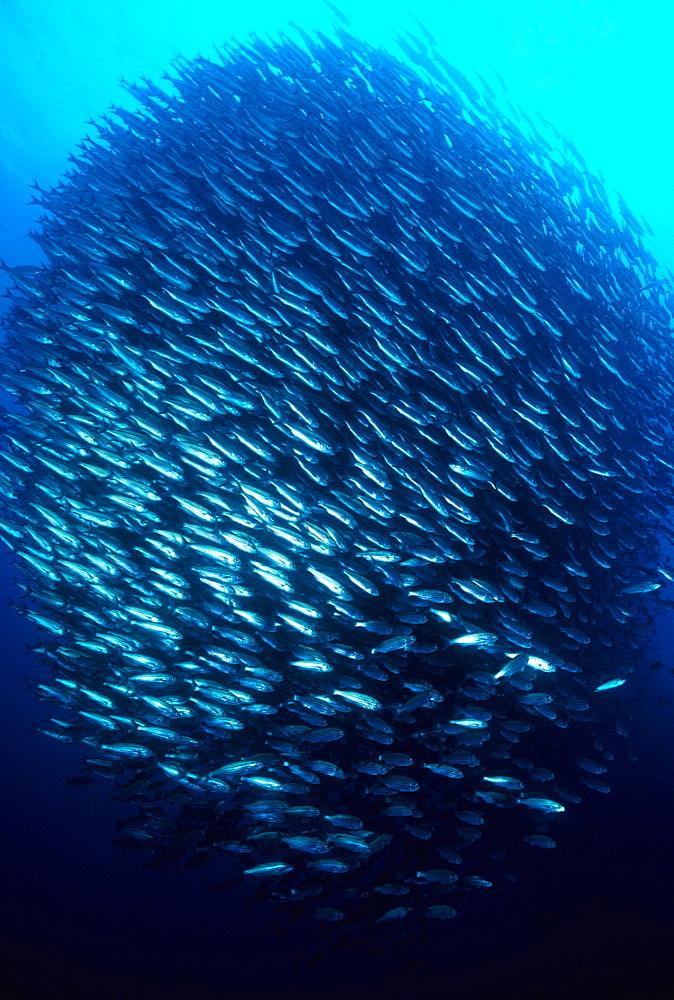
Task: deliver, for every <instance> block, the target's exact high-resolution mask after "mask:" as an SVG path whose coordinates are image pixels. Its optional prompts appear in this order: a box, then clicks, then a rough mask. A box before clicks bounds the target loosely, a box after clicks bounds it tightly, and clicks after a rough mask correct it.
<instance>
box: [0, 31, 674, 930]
mask: <svg viewBox="0 0 674 1000" xmlns="http://www.w3.org/2000/svg"><path fill="white" fill-rule="evenodd" d="M397 46H398V49H397V50H396V49H394V48H393V47H391V48H378V47H374V46H371V45H369V44H366V43H365V42H362V41H360V40H358V39H357V38H355V37H353V36H352V35H351V34H350V33H349V32H348V31H347V29H346V27H345V26H344V25H343V24H341V23H340V22H337V23H336V25H335V29H334V35H331V36H330V37H327V36H324V35H322V34H320V33H315V34H307V33H305V32H303V31H301V30H300V29H297V28H292V29H290V28H289V29H288V31H287V32H284V33H282V34H281V35H279V37H278V38H275V39H273V40H269V39H264V38H260V37H251V38H249V39H247V40H245V41H241V42H232V43H231V44H227V45H225V46H223V47H222V49H221V50H220V51H219V58H218V60H217V61H210V60H208V59H205V58H198V59H196V60H194V61H180V62H178V63H177V64H176V66H175V69H174V72H173V74H172V76H171V77H170V81H169V83H167V85H166V86H165V87H164V88H160V87H159V86H157V85H156V84H154V83H151V82H149V81H145V82H144V83H143V84H140V85H128V90H129V92H130V95H131V96H132V97H133V98H134V99H135V100H136V102H137V106H136V108H135V109H134V110H129V109H128V108H117V109H115V110H114V111H113V112H111V113H110V115H108V116H104V117H103V119H102V120H101V122H100V123H99V124H98V125H97V129H98V134H97V135H96V136H95V137H93V138H89V139H87V140H85V141H84V142H83V143H82V146H81V148H80V149H79V150H78V152H77V153H76V155H74V156H73V161H72V168H71V169H70V171H69V173H68V174H67V175H66V177H65V178H64V179H63V181H62V182H61V183H59V184H58V186H57V187H55V188H54V189H53V190H51V191H49V192H41V193H40V196H39V197H40V199H41V202H42V204H43V206H44V212H45V214H44V216H43V218H42V221H41V225H40V229H39V232H35V233H33V234H32V236H33V238H34V239H35V240H36V241H37V242H38V244H39V246H40V247H41V249H42V251H43V253H44V256H45V264H44V265H43V266H42V267H40V268H20V267H17V268H13V269H10V272H11V274H12V276H13V279H14V285H13V289H12V291H11V299H12V301H11V305H10V310H9V313H8V316H7V318H6V321H5V329H4V335H5V340H4V344H3V347H2V349H3V365H4V367H3V371H4V375H3V388H5V389H6V390H8V391H9V392H11V393H13V395H14V397H15V399H16V405H15V406H14V407H13V408H10V409H8V410H7V411H6V412H5V413H4V414H3V417H2V427H1V429H2V447H1V455H0V490H1V494H0V536H1V537H2V539H3V540H4V541H5V542H6V544H7V545H8V546H9V547H10V548H11V549H12V551H13V552H14V553H15V556H16V561H17V565H18V566H19V567H20V570H21V574H22V579H23V581H24V586H25V594H26V597H25V601H24V603H23V604H22V611H23V613H25V614H26V615H27V616H28V617H29V618H30V619H31V620H32V622H34V624H35V625H36V626H37V629H38V637H39V642H38V648H37V649H36V651H35V655H36V656H38V657H39V658H40V660H41V661H42V662H44V663H48V664H50V666H51V673H50V679H49V680H44V681H42V680H41V681H39V682H36V683H35V684H34V688H35V691H36V693H37V694H38V695H39V696H40V698H42V699H44V700H45V702H46V704H47V705H48V706H49V713H50V718H49V720H48V721H46V722H45V723H44V725H42V726H40V727H39V728H40V729H41V730H42V731H43V732H45V733H47V734H48V735H50V736H52V737H55V738H56V739H58V740H62V741H67V742H74V743H81V744H83V746H84V748H85V754H86V761H87V764H86V773H87V774H101V775H105V776H109V777H111V778H114V779H116V782H117V786H116V788H117V791H116V794H117V795H118V796H119V798H120V799H121V800H122V801H123V802H125V803H126V804H127V805H132V806H135V807H136V814H135V816H134V817H133V818H132V819H127V820H125V821H124V823H123V825H122V828H121V830H120V834H119V837H120V842H121V843H123V844H124V845H125V846H128V847H135V848H137V849H139V850H142V851H145V852H147V854H148V855H149V857H150V858H152V859H153V863H155V864H158V865H164V864H167V865H168V864H170V865H185V866H192V865H196V864H201V863H207V862H208V863H210V864H211V865H213V866H214V867H215V868H217V866H218V864H222V863H224V862H226V865H227V872H228V874H227V877H226V878H224V880H223V885H224V886H227V885H229V884H231V883H232V882H233V881H235V880H236V879H238V878H242V879H244V880H248V881H249V882H250V883H251V884H255V885H257V886H259V893H260V895H261V896H263V897H264V898H267V899H272V900H278V901H280V902H284V903H287V904H296V905H297V907H298V908H299V910H301V912H302V913H309V912H311V913H312V914H313V916H314V917H315V918H316V919H318V920H320V921H325V922H327V923H333V922H334V923H340V922H343V926H345V927H354V926H358V925H360V924H361V923H362V922H363V921H365V922H367V923H368V924H369V925H376V924H382V925H385V926H391V925H394V926H395V927H397V928H401V929H406V928H411V927H415V926H418V924H419V922H421V923H422V924H423V923H424V922H426V921H428V920H429V919H430V920H442V919H448V918H450V917H452V916H454V915H455V913H456V912H457V906H459V907H460V902H461V900H462V899H463V898H464V897H465V895H466V893H467V892H470V891H473V890H475V889H478V888H488V887H489V886H490V885H492V884H494V883H495V882H497V881H498V879H499V877H500V873H501V872H502V871H503V865H504V858H505V857H506V855H507V854H508V852H509V851H510V850H511V849H512V848H513V846H514V845H518V846H519V847H521V845H527V846H531V847H539V848H550V847H554V846H555V839H554V838H555V831H558V830H560V829H563V824H564V823H568V817H569V813H572V811H573V809H574V808H575V807H576V804H577V803H579V802H580V801H581V798H583V797H584V796H586V795H587V796H591V795H594V794H596V793H602V792H608V791H609V786H608V785H607V784H606V781H605V779H606V774H605V772H606V771H607V768H608V762H609V761H610V760H611V759H612V757H613V754H614V751H613V750H612V749H611V746H610V736H609V737H608V738H607V736H606V734H607V733H610V732H611V731H612V732H613V734H614V735H615V733H616V730H617V731H618V733H619V734H620V735H624V734H625V730H624V726H623V723H622V722H621V721H620V715H619V711H620V709H619V705H620V698H621V697H622V691H621V690H617V691H615V692H614V691H613V689H614V688H616V689H617V688H621V687H622V685H623V684H624V683H625V682H628V683H629V679H630V675H631V674H633V673H634V672H635V670H636V669H637V668H638V665H639V663H640V662H641V658H642V653H641V650H642V648H643V645H644V643H645V642H647V641H648V634H649V629H650V625H649V617H648V616H649V614H650V610H649V609H650V608H651V607H652V602H653V600H654V599H657V596H652V592H655V591H657V590H658V588H660V587H662V586H666V585H667V584H668V583H670V582H672V580H674V576H672V574H671V573H670V571H669V570H668V569H667V567H666V566H660V565H659V561H661V557H660V552H659V546H658V533H659V532H660V530H661V528H662V526H663V524H664V523H665V521H666V516H667V510H668V502H669V501H668V497H669V494H670V491H671V475H672V469H673V468H674V464H673V462H674V455H673V454H672V447H671V442H672V433H671V425H670V423H669V420H668V410H669V394H670V389H669V382H670V372H671V371H672V369H673V366H672V362H673V357H672V355H673V351H672V340H671V327H672V313H671V304H672V299H671V291H670V285H669V283H668V282H667V281H663V279H661V278H660V277H659V276H658V272H657V269H656V264H655V261H654V260H653V258H652V257H651V256H650V255H649V254H648V253H647V252H646V250H645V249H644V246H643V242H642V239H643V235H644V229H643V227H642V225H641V223H640V222H638V221H637V220H636V219H635V218H634V217H633V216H632V215H631V213H630V212H629V210H628V209H627V207H626V206H625V205H624V204H622V203H620V202H618V204H616V201H615V196H612V197H611V198H609V196H608V195H607V193H606V191H605V189H604V186H603V184H602V183H601V182H600V181H599V180H597V179H596V178H595V177H594V176H592V174H590V173H589V172H588V170H587V168H586V167H585V165H584V164H583V162H582V159H581V158H580V156H579V154H578V153H577V152H576V151H575V150H574V149H573V147H572V146H571V145H570V144H569V143H568V142H566V141H565V140H564V139H563V138H562V137H561V136H559V135H558V134H557V133H556V132H555V130H554V129H553V128H552V126H550V125H548V124H547V123H544V122H541V123H540V124H539V125H535V124H534V123H533V122H532V121H531V120H530V119H529V118H528V117H527V116H526V115H524V114H523V112H521V111H519V110H518V109H516V108H513V107H512V106H510V105H509V103H508V99H507V97H506V95H505V94H504V93H502V92H501V91H499V92H498V93H496V92H495V91H494V90H493V89H492V88H491V87H490V86H489V85H488V84H487V83H486V82H484V81H480V82H479V83H478V84H474V83H471V82H470V81H468V80H467V79H466V78H464V77H462V76H461V75H459V74H458V73H457V71H456V70H455V69H453V67H452V66H450V65H449V64H447V62H446V61H445V60H444V58H443V57H442V55H441V53H440V52H438V51H437V49H436V47H435V46H434V43H433V40H432V38H430V36H428V35H427V33H425V32H424V31H423V30H421V31H420V32H419V34H418V36H416V37H415V36H412V35H401V36H400V37H399V38H398V39H397ZM396 51H397V52H398V54H396ZM649 602H650V603H649ZM565 811H566V816H561V815H560V814H562V813H564V812H565ZM559 824H562V826H561V827H560V826H559Z"/></svg>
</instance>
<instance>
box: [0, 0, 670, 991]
mask: <svg viewBox="0 0 674 1000" xmlns="http://www.w3.org/2000/svg"><path fill="white" fill-rule="evenodd" d="M252 6H253V5H251V7H252ZM406 6H407V5H406V4H403V3H398V2H387V3H380V2H377V3H370V4H362V3H361V4H355V3H353V4H346V3H345V4H343V5H342V7H343V9H345V10H346V11H347V12H348V13H349V14H353V18H352V20H353V26H354V29H355V30H356V31H358V32H359V33H361V34H362V35H364V37H366V38H368V39H370V40H372V39H374V40H385V39H386V38H387V34H388V33H389V32H390V31H391V30H392V29H394V28H396V27H398V26H402V27H412V26H413V21H412V19H411V17H410V16H409V15H408V14H407V13H406V12H405V7H406ZM228 8H230V5H224V4H222V3H220V2H217V3H216V2H210V3H209V2H207V0H189V2H188V0H175V2H168V0H167V2H164V3H162V2H160V0H143V2H141V3H134V2H131V0H120V2H113V0H100V2H97V3H95V4H90V3H85V2H84V0H70V2H67V0H59V2H53V0H32V2H28V0H3V2H2V3H0V65H1V66H2V67H3V73H4V76H5V82H4V86H3V97H2V103H1V107H0V210H1V215H0V257H2V259H3V260H5V261H6V262H7V263H8V264H12V265H13V264H26V263H37V262H39V260H40V254H39V251H38V250H37V247H36V246H35V245H34V244H33V243H31V242H30V241H29V240H27V239H26V238H25V237H26V233H27V232H28V230H29V229H30V228H31V226H33V225H34V224H35V221H36V219H37V214H38V212H37V209H36V208H35V207H34V206H30V205H29V204H28V201H29V198H30V191H29V185H30V184H31V183H32V182H33V181H34V180H35V179H36V180H37V181H38V183H39V184H40V185H41V186H42V187H45V188H48V187H50V186H51V185H52V184H53V183H55V182H56V180H57V179H58V177H59V176H60V175H61V174H62V173H63V171H64V170H65V169H66V168H67V157H68V154H69V153H70V152H72V151H73V150H74V149H75V147H76V145H77V143H78V141H79V140H80V139H81V138H82V136H83V135H84V134H86V131H87V126H86V121H87V119H88V118H90V117H92V116H93V117H96V116H98V115H100V114H101V113H102V112H103V111H104V110H105V108H106V107H108V106H109V105H110V104H111V103H113V102H114V103H127V104H128V103H129V98H128V97H126V96H125V95H124V94H123V93H122V91H121V90H120V89H119V87H118V81H119V79H120V78H121V77H125V78H127V79H130V80H132V79H135V78H138V77H140V76H149V77H151V78H155V79H159V77H160V76H161V73H162V71H163V69H164V68H165V67H167V66H168V64H169V62H170V60H171V59H172V58H173V57H175V56H177V55H178V54H179V53H182V54H184V55H186V56H188V57H189V56H193V55H195V54H196V53H198V52H202V53H203V54H205V55H208V54H209V51H210V47H211V46H212V45H213V44H217V43H218V42H219V41H220V40H221V39H222V38H224V37H231V36H232V35H234V36H241V35H242V34H244V33H245V32H246V31H248V30H250V29H255V30H261V31H267V30H268V31H269V32H270V33H271V34H272V35H273V32H274V30H275V29H276V28H278V27H281V26H282V25H283V23H285V22H286V21H289V20H295V21H296V22H298V23H301V24H303V25H305V26H307V27H312V26H314V25H316V26H318V27H322V28H325V27H326V25H327V23H328V20H329V15H328V12H327V11H326V10H325V9H324V8H323V7H322V5H320V4H318V3H314V2H311V0H304V2H293V3H285V4H283V5H278V4H271V3H268V2H264V3H259V4H256V5H254V11H252V12H251V11H248V10H245V9H244V10H233V9H228ZM414 10H415V13H416V14H417V16H419V17H420V18H421V19H422V21H423V22H424V23H425V24H426V25H427V26H428V27H429V28H430V30H431V31H432V32H433V33H434V34H435V36H436V37H437V39H438V41H439V43H440V45H441V46H442V48H443V51H445V52H446V54H447V57H448V58H449V59H450V60H451V61H452V62H454V63H455V64H457V65H458V66H459V67H460V68H461V69H463V70H467V69H471V68H474V69H476V70H478V71H479V72H481V73H484V74H485V75H486V76H488V77H489V78H490V79H493V78H494V77H493V75H492V76H489V74H493V71H496V72H498V73H499V74H500V75H501V77H503V79H504V80H505V82H506V84H507V86H508V89H509V93H510V95H511V98H512V100H513V101H514V102H515V103H521V104H523V105H524V106H525V107H526V109H527V110H528V111H529V112H534V111H540V113H541V114H542V116H543V118H545V119H547V120H550V121H552V122H554V123H555V125H556V126H557V127H558V128H559V129H560V131H562V132H563V133H565V134H567V135H568V136H569V137H570V138H571V139H572V140H573V141H574V142H575V143H576V145H577V146H578V148H579V150H580V152H581V153H582V154H583V155H584V156H585V157H586V159H587V162H588V165H589V167H590V169H591V170H593V171H596V170H597V169H600V170H601V171H602V173H603V175H604V177H605V179H606V182H607V185H608V187H609V188H616V189H618V190H619V191H620V192H621V194H622V195H623V196H624V197H625V199H626V201H627V203H628V204H629V206H630V207H631V209H632V210H633V211H634V212H635V214H636V215H637V216H645V217H646V218H647V219H648V222H649V224H650V225H651V227H652V229H653V232H654V236H653V237H652V238H648V239H647V240H646V241H645V242H646V245H647V246H648V248H649V249H650V250H651V251H652V252H653V253H654V254H655V255H656V257H657V259H658V261H659V262H660V264H661V265H662V267H663V269H664V270H665V271H666V270H668V269H674V181H673V179H672V169H671V165H672V160H673V157H672V153H673V152H674V148H673V147H674V139H673V138H672V134H673V133H672V129H671V108H672V106H674V100H673V98H674V84H673V83H672V79H671V70H670V48H671V38H672V30H673V29H674V14H671V13H669V12H667V11H664V9H662V5H661V4H660V3H656V2H654V0H648V2H645V3H641V4H634V3H619V2H616V3H610V2H608V0H603V2H600V0H588V2H585V3H583V2H581V0H568V2H557V0H555V2H551V3H542V2H535V0H520V2H513V3H503V2H501V3H499V2H497V0H493V2H487V0H482V2H478V0H473V2H443V3H441V2H435V3H431V2H426V3H418V4H415V5H414ZM3 282H5V276H4V275H2V274H0V288H2V287H4V286H3V284H2V283H3ZM1 388H2V386H1V380H0V391H1ZM0 403H1V404H2V405H6V401H5V399H4V397H2V396H0ZM13 579H14V570H13V566H12V561H11V559H10V558H9V556H8V555H7V554H6V553H3V554H2V556H1V557H0V584H1V586H2V589H1V595H2V599H3V601H7V602H10V603H8V604H4V603H3V605H2V607H0V636H1V637H2V643H3V650H2V659H1V669H0V740H1V742H2V746H1V750H0V829H1V831H2V834H1V836H2V842H1V848H2V854H1V855H0V856H1V857H2V858H3V861H4V865H3V869H4V870H3V879H2V892H1V894H0V898H1V903H0V906H1V909H0V914H1V915H2V933H0V997H2V998H3V1000H4V998H5V997H7V998H12V1000H13V998H15V997H16V998H17V1000H18V998H30V997H38V996H39V997H41V998H49V1000H51V998H54V1000H56V998H61V997H64V998H66V997H67V998H72V1000H76V998H99V997H100V998H101V1000H108V998H110V1000H112V998H117V997H124V998H135V997H138V998H140V997H144V998H146V1000H154V998H157V1000H159V998H162V1000H164V998H166V1000H174V998H175V1000H177V998H179V997H180V998H182V997H186V998H187V997H189V998H195V1000H202V998H203V1000H206V998H209V1000H210V998H222V1000H225V998H227V1000H236V998H241V1000H243V998H246V1000H255V998H260V1000H261V998H272V997H275V998H284V997H286V996H287V997H296V998H298V1000H304V998H308V997H320V998H321V1000H337V997H343V996H345V995H346V996H348V997H349V1000H361V998H362V1000H365V998H368V1000H369V998H374V997H379V996H381V997H387V998H391V1000H397V998H400V1000H402V998H403V997H405V998H416V997H425V998H426V997H427V998H431V997H437V998H441V997H442V998H444V997H447V998H449V997H452V998H459V1000H460V998H468V997H471V998H474V997H497V996H498V997H503V998H508V997H513V998H515V997H517V998H529V997H532V998H533V997H541V998H542V997H545V998H548V997H560V998H561V997H565V998H566V997H573V998H578V997H596V998H597V1000H601V998H603V997H610V996H618V995H619V994H620V993H621V992H622V993H623V994H625V993H627V994H628V995H637V994H638V995H643V996H647V997H649V998H657V997H663V998H664V997H670V996H671V990H672V986H671V984H672V982H674V978H673V974H674V958H673V957H672V944H671V943H672V940H674V917H673V916H672V907H671V900H672V899H673V898H674V862H673V861H672V840H671V831H672V830H673V829H674V796H673V795H672V787H673V786H674V735H673V728H672V725H671V718H672V710H673V707H674V706H673V702H674V681H673V678H672V676H671V675H670V673H668V669H670V668H671V669H674V655H673V654H672V652H671V641H672V633H673V631H674V630H673V629H672V628H671V625H669V624H668V623H667V621H666V620H665V619H663V620H662V621H661V622H660V624H659V631H658V635H657V637H656V638H657V643H656V645H659V647H660V648H659V650H658V651H657V652H656V653H655V654H654V655H649V656H647V657H646V659H645V663H646V665H647V664H648V663H650V661H651V660H656V658H657V657H658V656H661V657H662V661H663V666H662V667H661V668H660V669H658V670H654V671H652V672H650V674H649V671H648V669H645V670H644V672H643V675H642V676H641V677H639V678H637V679H633V680H631V681H630V685H629V688H628V687H627V686H626V687H625V688H624V689H623V691H624V694H623V693H622V692H621V694H620V696H621V698H623V699H624V700H626V701H627V702H628V703H629V704H630V705H631V708H632V721H631V734H630V739H629V748H630V751H631V752H632V753H633V756H634V757H635V758H636V759H635V760H633V761H632V760H628V759H627V757H626V755H625V754H624V753H622V754H621V755H620V756H619V757H618V758H617V760H616V762H615V764H614V766H613V767H612V768H611V770H610V772H609V776H608V778H609V782H610V784H611V787H612V792H611V794H610V795H596V794H594V793H593V792H591V791H590V790H588V792H587V795H586V796H584V800H583V803H582V806H581V807H579V808H577V809H574V810H573V811H571V810H569V811H568V812H567V813H566V815H565V817H564V818H563V821H562V822H560V824H559V825H558V826H557V827H556V839H557V842H558V845H559V846H558V848H557V849H556V850H555V851H536V850H535V849H533V848H526V849H524V848H523V849H522V851H521V852H520V853H519V855H516V856H514V857H513V858H512V859H511V861H510V864H509V868H510V870H511V871H512V872H513V873H514V874H516V875H517V876H518V881H517V882H513V884H512V887H511V889H510V890H509V891H508V892H507V893H504V894H501V895H498V896H493V895H490V894H489V893H486V894H485V895H484V896H480V895H479V894H474V897H473V898H472V899H471V900H470V902H469V904H468V906H467V908H466V911H465V912H464V913H462V915H461V916H460V918H459V919H457V920H456V921H453V922H450V923H449V924H447V925H445V926H441V927H440V928H439V929H437V928H431V929H430V930H429V932H428V937H427V939H426V940H424V941H421V942H415V943H414V944H402V945H395V946H394V945H392V946H391V948H390V950H387V951H384V952H379V953H373V952H372V950H371V948H370V947H369V946H368V941H367V939H364V940H362V941H360V942H358V943H357V944H356V945H351V946H349V948H348V949H341V950H337V951H333V950H331V948H330V945H329V943H328V944H327V945H326V942H329V936H326V937H323V936H322V934H321V933H319V931H318V930H316V929H314V928H313V927H308V928H307V927H305V926H302V927H296V926H295V925H290V926H289V927H285V928H281V929H279V928H278V927H277V926H276V925H274V924H271V925H270V915H269V914H268V913H267V911H266V910H265V909H260V908H252V907H250V906H248V905H247V903H246V900H245V897H244V894H243V893H242V892H240V891H238V892H235V893H233V894H232V895H227V896H225V895H223V894H218V893H209V892H208V891H207V887H208V885H210V884H211V883H212V882H213V881H215V880H216V879H214V878H213V876H212V873H210V872H208V873H202V872H200V871H199V870H192V871H185V872H180V871H169V872H164V873H157V872H153V871H149V870H147V869H146V868H145V867H143V864H142V861H143V859H142V857H140V856H134V855H132V854H129V853H126V854H122V853H121V852H120V851H119V849H118V848H115V847H114V846H113V844H112V834H113V833H114V830H115V828H116V823H117V820H118V818H119V816H120V810H119V807H118V806H116V805H114V804H113V803H112V802H111V801H110V785H109V784H108V783H106V782H105V781H103V780H101V781H99V782H98V783H97V784H95V785H94V786H92V787H87V788H79V787H74V786H72V785H69V784H68V783H67V779H68V778H71V777H72V776H74V775H76V774H78V773H79V770H80V762H81V758H82V753H81V750H80V749H79V748H78V747H77V746H75V747H72V746H68V745H66V744H61V743H55V742H54V741H50V740H48V739H46V738H45V737H43V736H41V735H40V734H35V733H34V732H33V731H32V730H33V725H34V724H39V723H40V722H41V721H43V720H44V718H45V710H44V708H43V707H42V706H41V705H39V704H36V703H35V702H36V699H35V698H34V697H33V695H32V694H31V693H30V690H29V688H28V685H27V684H26V682H25V679H24V678H25V676H26V675H30V676H31V677H33V678H35V677H38V676H39V675H40V668H39V667H38V666H37V665H36V664H35V663H34V661H33V660H32V659H31V656H30V652H28V653H26V652H25V650H26V647H30V645H31V643H32V642H33V640H34V633H33V629H32V626H31V625H30V623H29V622H28V621H27V620H26V619H25V618H20V617H18V616H17V614H16V611H15V610H14V608H13V607H12V606H11V601H12V600H14V599H16V598H17V597H18V592H17V588H16V587H15V586H14V585H13ZM327 930H328V934H329V928H327ZM282 931H283V933H282Z"/></svg>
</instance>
